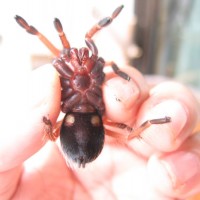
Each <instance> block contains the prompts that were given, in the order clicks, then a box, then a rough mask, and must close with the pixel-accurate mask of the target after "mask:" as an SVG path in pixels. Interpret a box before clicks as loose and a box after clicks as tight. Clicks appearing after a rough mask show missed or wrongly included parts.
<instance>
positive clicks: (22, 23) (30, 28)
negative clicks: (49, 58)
mask: <svg viewBox="0 0 200 200" xmlns="http://www.w3.org/2000/svg"><path fill="white" fill-rule="evenodd" d="M15 20H16V21H17V23H18V24H19V25H20V26H21V27H22V28H24V29H25V30H26V31H27V32H28V33H30V34H32V35H35V36H37V37H38V38H39V39H40V41H41V42H42V43H43V44H44V45H45V46H46V47H47V48H48V49H49V50H50V51H51V52H52V53H53V54H54V55H55V56H59V54H60V51H59V50H58V49H57V48H56V47H55V46H54V45H53V44H52V43H51V42H50V41H49V40H48V39H47V38H46V37H45V36H44V35H43V34H42V33H40V32H39V31H38V30H37V29H36V28H35V27H33V26H31V25H29V24H28V23H27V22H26V21H25V19H23V18H22V17H20V16H19V15H16V16H15Z"/></svg>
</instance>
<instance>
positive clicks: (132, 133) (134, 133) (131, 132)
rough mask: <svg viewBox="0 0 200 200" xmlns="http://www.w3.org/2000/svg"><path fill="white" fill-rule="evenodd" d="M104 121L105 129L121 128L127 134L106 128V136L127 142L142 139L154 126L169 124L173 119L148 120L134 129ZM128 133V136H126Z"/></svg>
mask: <svg viewBox="0 0 200 200" xmlns="http://www.w3.org/2000/svg"><path fill="white" fill-rule="evenodd" d="M103 120H104V125H105V127H106V126H107V127H114V128H120V129H123V130H124V131H125V133H118V132H116V131H112V130H108V128H106V134H107V135H109V136H111V137H115V138H117V139H123V140H124V139H125V140H132V139H133V138H136V137H137V138H141V133H142V132H143V131H144V130H145V129H147V128H149V127H150V126H152V125H154V124H155V125H156V124H165V123H169V122H171V117H168V116H166V117H163V118H157V119H151V120H147V121H145V122H144V123H142V124H141V125H140V126H139V127H138V128H136V129H133V128H132V127H130V126H128V125H126V124H123V123H116V122H112V121H108V120H106V119H103ZM126 133H127V134H126Z"/></svg>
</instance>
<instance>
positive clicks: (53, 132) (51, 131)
mask: <svg viewBox="0 0 200 200" xmlns="http://www.w3.org/2000/svg"><path fill="white" fill-rule="evenodd" d="M42 120H43V122H44V124H45V126H44V132H45V135H44V139H46V138H48V139H49V140H51V141H55V140H56V139H57V138H58V136H59V134H60V126H61V123H62V122H58V123H56V126H55V127H54V128H53V125H52V123H51V120H50V119H49V118H48V117H45V116H44V117H43V119H42Z"/></svg>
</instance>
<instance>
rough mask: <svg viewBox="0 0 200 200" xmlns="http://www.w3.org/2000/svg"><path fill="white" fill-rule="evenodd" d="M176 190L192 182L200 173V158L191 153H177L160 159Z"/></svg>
mask: <svg viewBox="0 0 200 200" xmlns="http://www.w3.org/2000/svg"><path fill="white" fill-rule="evenodd" d="M160 161H161V163H162V164H163V165H164V167H165V169H166V170H167V173H168V175H169V177H170V179H171V181H172V184H173V187H174V188H175V189H176V188H177V189H178V188H180V187H181V186H182V185H185V184H187V183H188V182H189V181H192V180H193V179H194V178H195V177H196V176H197V175H198V174H199V173H200V163H199V158H198V156H197V155H196V154H194V153H191V152H184V151H180V152H176V153H173V154H170V155H167V156H164V157H162V158H161V159H160Z"/></svg>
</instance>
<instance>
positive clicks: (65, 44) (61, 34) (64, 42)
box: [54, 18, 70, 49]
mask: <svg viewBox="0 0 200 200" xmlns="http://www.w3.org/2000/svg"><path fill="white" fill-rule="evenodd" d="M54 26H55V28H56V30H57V32H58V34H59V37H60V40H61V42H62V45H63V47H64V48H66V49H69V48H70V44H69V41H68V40H67V38H66V35H65V33H64V32H63V27H62V24H61V22H60V20H59V19H58V18H55V19H54Z"/></svg>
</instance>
